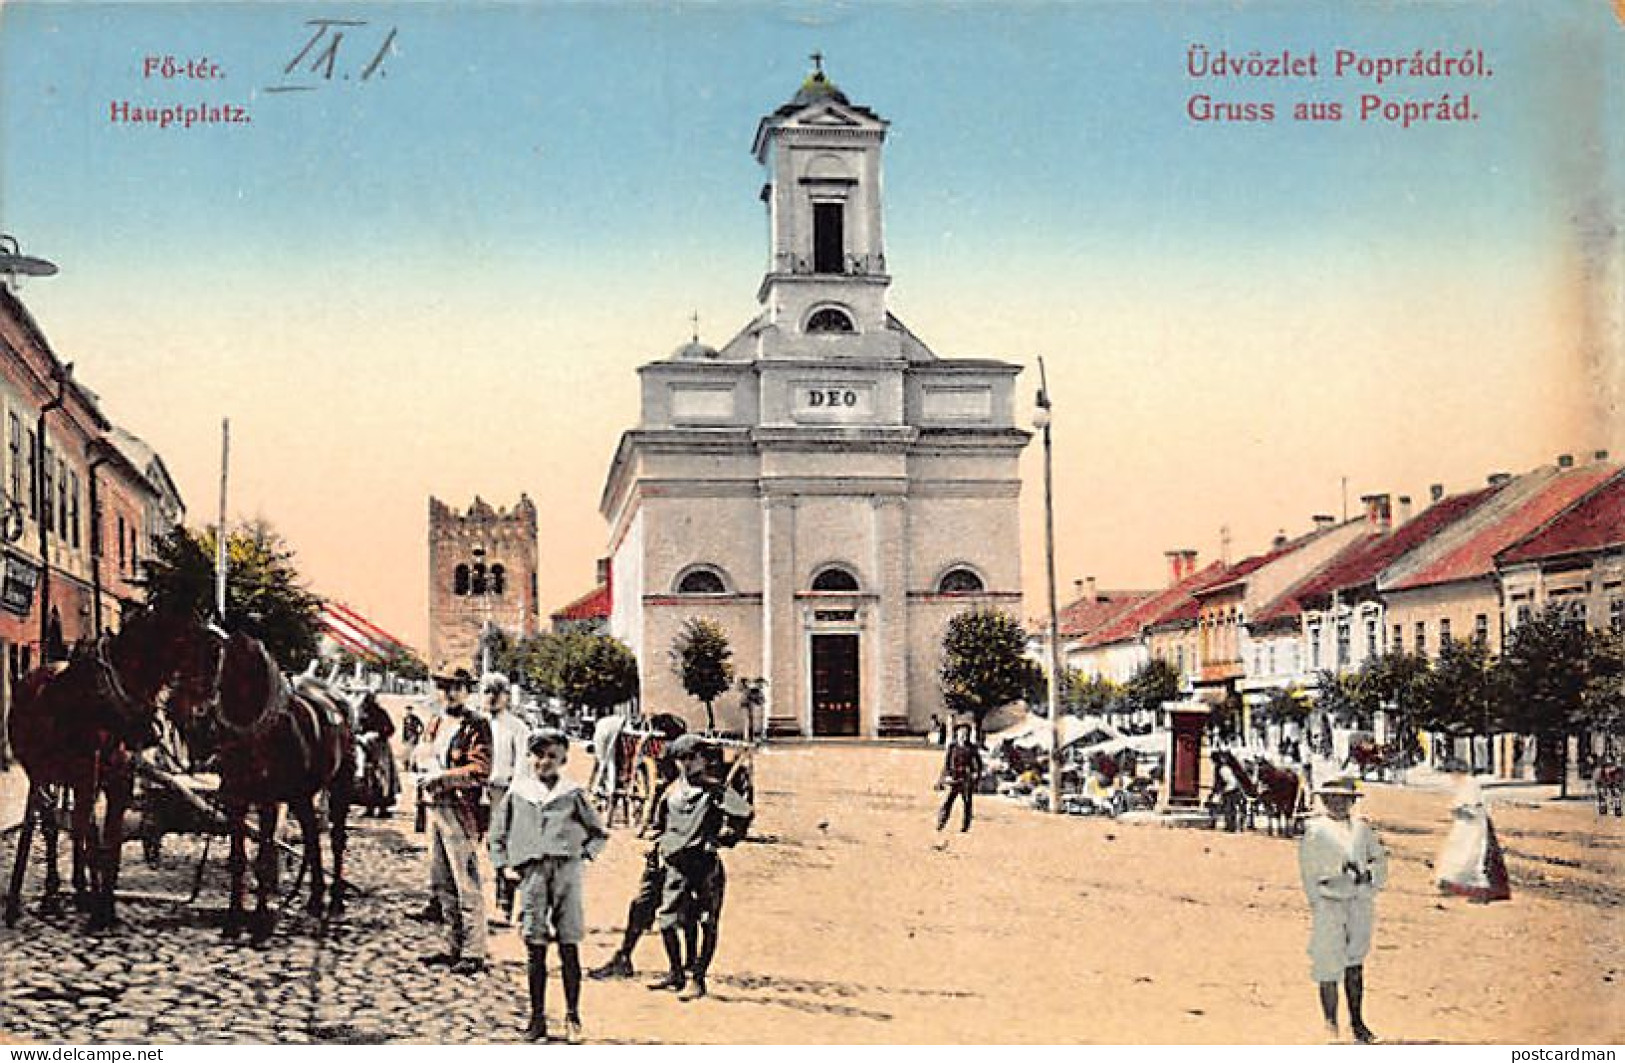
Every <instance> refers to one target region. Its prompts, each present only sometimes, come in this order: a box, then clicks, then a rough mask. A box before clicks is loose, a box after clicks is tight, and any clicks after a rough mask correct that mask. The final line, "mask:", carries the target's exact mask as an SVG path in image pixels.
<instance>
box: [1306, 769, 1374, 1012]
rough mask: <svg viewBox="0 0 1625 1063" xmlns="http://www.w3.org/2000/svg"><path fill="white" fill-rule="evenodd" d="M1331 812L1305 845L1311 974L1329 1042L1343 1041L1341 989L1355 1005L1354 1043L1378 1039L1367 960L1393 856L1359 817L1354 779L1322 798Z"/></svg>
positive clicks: (1332, 786)
mask: <svg viewBox="0 0 1625 1063" xmlns="http://www.w3.org/2000/svg"><path fill="white" fill-rule="evenodd" d="M1315 793H1316V795H1317V796H1319V798H1320V801H1321V804H1322V806H1323V807H1324V808H1325V810H1326V814H1325V815H1323V816H1316V817H1314V818H1313V819H1311V820H1310V821H1309V823H1308V826H1307V827H1306V828H1305V830H1304V835H1303V840H1302V841H1301V842H1300V843H1299V844H1298V871H1299V874H1300V875H1301V876H1302V879H1303V890H1304V893H1305V894H1307V895H1308V898H1309V912H1310V916H1311V919H1312V921H1313V923H1312V929H1311V931H1310V935H1309V960H1310V971H1311V975H1312V976H1313V978H1314V980H1315V981H1316V982H1317V983H1318V984H1319V986H1320V1008H1321V1014H1322V1015H1323V1017H1324V1018H1325V1020H1326V1030H1327V1034H1328V1036H1330V1037H1332V1038H1336V1037H1337V983H1338V982H1339V981H1342V983H1343V990H1344V993H1345V994H1346V995H1347V997H1348V1005H1349V1024H1350V1025H1349V1029H1350V1030H1351V1032H1352V1033H1353V1034H1354V1039H1355V1040H1357V1041H1359V1042H1360V1043H1362V1044H1370V1043H1371V1042H1373V1041H1375V1040H1376V1039H1377V1035H1376V1034H1374V1033H1372V1032H1371V1029H1370V1027H1368V1026H1366V1024H1365V1014H1364V1010H1363V1008H1364V1002H1365V958H1366V955H1367V953H1369V952H1370V951H1371V934H1372V929H1373V922H1374V919H1375V901H1376V896H1377V891H1378V890H1380V889H1382V888H1383V886H1384V885H1386V884H1387V882H1388V853H1387V851H1386V850H1385V849H1383V847H1382V843H1381V842H1379V841H1378V840H1377V836H1376V833H1375V832H1374V831H1372V829H1371V826H1370V824H1368V823H1367V822H1366V821H1365V820H1364V819H1360V818H1357V817H1355V816H1354V815H1353V812H1354V803H1355V801H1356V800H1358V799H1359V797H1360V796H1361V794H1360V791H1359V788H1358V786H1357V784H1356V783H1355V781H1354V780H1353V779H1352V778H1348V777H1343V778H1337V779H1332V780H1329V781H1328V782H1327V783H1326V784H1325V785H1323V786H1321V787H1319V788H1318V789H1317V790H1316V791H1315Z"/></svg>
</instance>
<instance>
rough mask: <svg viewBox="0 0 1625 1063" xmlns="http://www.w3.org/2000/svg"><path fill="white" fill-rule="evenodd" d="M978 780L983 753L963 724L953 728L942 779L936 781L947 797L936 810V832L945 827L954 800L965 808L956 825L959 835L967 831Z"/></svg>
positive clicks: (943, 763) (980, 774) (967, 726)
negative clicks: (961, 803) (945, 788)
mask: <svg viewBox="0 0 1625 1063" xmlns="http://www.w3.org/2000/svg"><path fill="white" fill-rule="evenodd" d="M981 777H982V750H981V749H980V747H978V746H977V745H976V743H975V742H973V741H972V740H971V729H970V725H969V724H965V723H962V724H960V725H959V726H957V727H955V728H954V740H953V741H952V742H950V743H949V744H948V752H947V754H946V755H945V756H944V757H943V761H942V777H941V778H940V779H939V780H938V785H939V786H946V787H947V789H948V795H947V796H946V797H944V798H943V800H942V807H941V808H940V809H938V810H937V829H938V830H941V829H942V828H943V827H945V826H947V825H948V814H949V813H950V812H951V811H953V807H954V801H955V800H956V799H957V800H959V801H961V802H963V804H964V816H963V819H962V820H961V821H960V824H959V830H960V833H964V832H965V831H968V830H970V820H971V799H972V795H973V794H975V793H976V784H977V782H978V780H980V779H981Z"/></svg>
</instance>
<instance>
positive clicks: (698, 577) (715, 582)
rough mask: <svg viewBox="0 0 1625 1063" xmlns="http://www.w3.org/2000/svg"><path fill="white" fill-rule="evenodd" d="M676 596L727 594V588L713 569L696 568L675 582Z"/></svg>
mask: <svg viewBox="0 0 1625 1063" xmlns="http://www.w3.org/2000/svg"><path fill="white" fill-rule="evenodd" d="M677 593H678V594H727V593H728V586H727V584H725V583H724V582H723V581H722V576H721V574H720V573H718V572H717V571H716V570H715V569H711V568H696V569H694V570H692V571H690V572H687V573H685V574H684V575H683V578H682V579H680V580H678V581H677Z"/></svg>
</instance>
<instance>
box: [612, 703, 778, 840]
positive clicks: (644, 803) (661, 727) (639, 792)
mask: <svg viewBox="0 0 1625 1063" xmlns="http://www.w3.org/2000/svg"><path fill="white" fill-rule="evenodd" d="M687 733H688V725H687V724H686V723H684V722H683V720H682V718H681V717H678V716H673V715H671V714H669V713H656V714H654V715H651V716H649V717H647V718H645V719H643V720H639V721H636V722H634V721H630V720H628V719H626V718H625V717H621V716H606V717H604V718H603V719H601V720H599V721H598V724H597V727H596V728H595V729H594V731H593V738H592V744H593V754H594V756H595V757H596V758H597V763H596V765H595V766H594V768H593V776H592V783H591V785H590V787H589V789H590V790H591V792H592V796H593V800H594V802H595V804H596V805H597V806H598V810H599V812H600V813H601V814H602V815H603V817H604V822H605V824H606V825H608V826H611V827H613V826H614V825H615V823H616V821H617V819H619V820H620V821H621V822H623V823H626V824H627V825H629V826H634V825H635V826H638V827H639V828H641V827H642V826H644V825H645V824H647V823H648V822H649V820H650V817H651V816H652V815H653V814H654V804H655V801H656V799H657V798H658V797H659V795H660V793H661V791H662V790H663V789H664V788H665V785H666V783H668V782H670V781H671V779H672V778H673V777H674V775H675V769H674V768H673V766H672V765H671V764H670V763H669V762H668V761H667V759H666V750H667V748H668V747H669V746H670V745H671V743H672V742H673V741H675V740H676V739H677V737H678V736H679V735H683V734H687ZM703 748H704V749H705V751H706V755H707V758H708V760H707V764H706V775H707V776H709V777H711V778H712V779H713V780H714V781H716V782H719V783H726V784H727V785H731V786H733V787H734V788H735V789H736V790H738V791H739V792H740V793H741V794H743V795H744V797H745V798H746V800H752V799H754V797H755V784H754V781H753V780H752V777H751V772H750V763H749V757H750V751H751V750H752V749H753V748H754V746H753V745H752V744H751V743H749V742H741V741H738V740H735V739H728V738H714V737H706V739H705V745H704V747H703Z"/></svg>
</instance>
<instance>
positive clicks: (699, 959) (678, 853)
mask: <svg viewBox="0 0 1625 1063" xmlns="http://www.w3.org/2000/svg"><path fill="white" fill-rule="evenodd" d="M670 756H671V759H672V763H673V764H675V765H676V767H677V772H678V777H677V778H676V779H674V780H673V781H672V783H671V785H670V786H668V787H667V788H666V793H665V796H664V797H663V798H662V799H661V802H660V804H661V807H660V814H661V815H662V816H663V817H664V819H663V821H662V825H661V831H660V841H659V850H660V856H661V860H662V861H663V862H664V864H665V867H666V877H665V881H664V883H663V884H662V889H661V897H660V910H659V913H658V916H657V921H658V922H659V924H660V937H661V941H662V942H663V943H664V944H665V946H666V959H667V962H668V964H669V969H668V971H667V974H666V977H664V978H662V979H660V980H659V981H657V982H655V983H653V984H652V985H650V986H649V988H650V989H661V990H671V991H674V992H676V993H677V994H678V999H680V1000H697V999H699V998H700V997H703V996H705V994H706V985H705V978H706V974H707V973H708V972H709V971H710V968H711V961H712V959H713V958H714V957H715V956H716V951H717V940H718V934H719V932H720V916H721V910H722V893H723V890H724V888H725V883H726V879H725V877H724V873H723V870H722V859H721V857H719V856H718V855H717V850H718V848H720V847H722V846H724V845H727V844H731V842H732V841H733V840H736V839H737V838H738V836H739V835H740V834H742V832H743V824H745V823H748V822H749V820H750V817H751V815H752V810H751V806H750V803H749V802H747V801H746V800H745V799H744V797H743V796H741V795H740V794H739V793H738V792H737V791H735V790H734V789H733V788H732V787H731V786H729V785H728V782H727V780H718V779H713V778H709V777H708V776H707V774H706V771H707V764H706V760H707V758H706V749H705V745H704V743H702V742H701V741H700V739H699V738H698V737H696V736H694V735H687V734H685V735H680V736H679V737H678V738H677V739H676V740H675V741H673V742H672V744H671V752H670ZM685 942H686V944H687V945H688V961H687V963H685V962H684V959H683V945H684V944H685Z"/></svg>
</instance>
